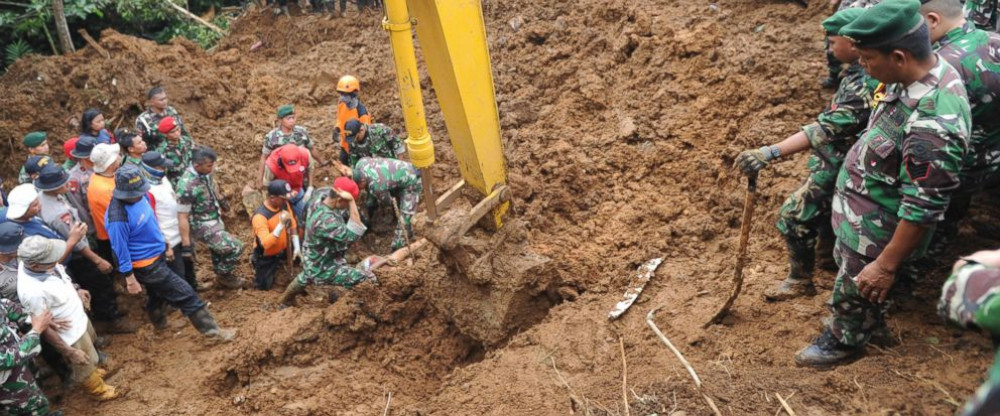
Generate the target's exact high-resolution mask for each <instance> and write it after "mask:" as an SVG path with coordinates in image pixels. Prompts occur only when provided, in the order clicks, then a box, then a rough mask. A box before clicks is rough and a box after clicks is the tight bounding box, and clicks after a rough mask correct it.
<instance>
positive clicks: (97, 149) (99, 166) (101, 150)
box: [90, 143, 121, 173]
mask: <svg viewBox="0 0 1000 416" xmlns="http://www.w3.org/2000/svg"><path fill="white" fill-rule="evenodd" d="M120 153H121V146H118V145H117V144H107V143H101V144H99V145H97V146H94V150H92V151H91V152H90V161H91V162H94V172H97V173H104V171H106V170H108V168H109V167H111V164H112V163H114V162H115V161H116V160H118V155H119V154H120Z"/></svg>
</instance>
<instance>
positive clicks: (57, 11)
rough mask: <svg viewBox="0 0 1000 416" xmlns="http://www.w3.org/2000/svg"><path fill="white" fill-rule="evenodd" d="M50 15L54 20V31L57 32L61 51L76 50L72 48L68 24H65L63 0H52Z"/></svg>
mask: <svg viewBox="0 0 1000 416" xmlns="http://www.w3.org/2000/svg"><path fill="white" fill-rule="evenodd" d="M52 17H53V18H54V19H55V21H56V32H57V33H58V34H59V46H60V48H61V49H62V52H63V53H70V52H76V49H75V48H73V39H72V38H70V37H69V25H68V24H66V12H65V11H64V10H63V0H52Z"/></svg>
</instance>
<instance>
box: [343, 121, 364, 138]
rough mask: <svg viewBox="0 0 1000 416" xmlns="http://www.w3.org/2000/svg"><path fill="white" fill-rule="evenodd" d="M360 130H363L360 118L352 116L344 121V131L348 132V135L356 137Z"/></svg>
mask: <svg viewBox="0 0 1000 416" xmlns="http://www.w3.org/2000/svg"><path fill="white" fill-rule="evenodd" d="M359 131H361V122H360V121H358V119H356V118H352V119H350V120H347V122H346V123H344V132H345V133H346V134H347V137H354V135H355V134H358V132H359Z"/></svg>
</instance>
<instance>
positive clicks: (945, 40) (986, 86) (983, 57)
mask: <svg viewBox="0 0 1000 416" xmlns="http://www.w3.org/2000/svg"><path fill="white" fill-rule="evenodd" d="M934 49H935V50H936V51H937V52H938V55H940V56H941V57H942V58H944V60H945V61H947V62H948V63H949V64H951V66H952V67H954V68H955V69H956V70H957V71H958V73H959V75H960V76H961V77H962V80H963V81H964V83H965V89H966V92H967V93H968V95H969V107H970V108H971V111H972V130H971V131H970V133H969V152H968V154H967V155H966V158H965V166H964V167H963V168H962V174H961V180H962V183H961V187H960V188H959V193H958V194H957V195H955V197H954V198H953V199H952V202H951V205H950V206H949V207H948V212H947V213H946V214H945V220H944V221H942V222H941V224H939V225H938V229H937V233H935V236H934V239H933V241H932V242H931V246H930V248H929V251H928V254H929V257H931V258H934V259H936V258H938V257H940V255H941V254H943V252H944V249H945V247H947V246H948V245H949V242H950V240H951V239H952V238H954V236H955V235H956V234H958V222H959V220H961V219H962V218H963V217H965V215H966V213H967V212H968V208H969V202H970V200H971V198H972V195H973V194H974V193H976V192H978V191H979V190H980V189H982V188H983V187H984V186H987V187H988V186H990V185H996V182H997V179H998V178H997V172H998V171H1000V117H997V114H998V113H997V112H998V111H1000V106H998V105H997V104H996V100H997V99H998V98H1000V35H998V34H996V33H990V32H986V31H983V30H979V29H976V28H975V27H974V26H973V25H972V23H969V22H966V24H965V25H964V26H962V27H960V28H955V29H952V30H951V31H949V32H948V33H946V34H945V35H944V37H942V38H941V39H940V40H939V41H938V42H937V43H936V44H934Z"/></svg>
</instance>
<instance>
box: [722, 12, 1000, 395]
mask: <svg viewBox="0 0 1000 416" xmlns="http://www.w3.org/2000/svg"><path fill="white" fill-rule="evenodd" d="M989 9H992V10H989ZM984 17H985V18H984ZM991 19H992V20H991ZM977 24H981V25H983V26H984V28H983V29H980V28H977V27H976V25H977ZM822 26H823V29H824V30H825V32H826V35H827V43H828V45H829V53H830V54H831V55H832V56H833V57H834V58H835V60H833V62H842V63H844V65H845V66H846V68H842V70H841V71H840V72H839V73H838V74H836V75H837V78H838V79H839V83H837V84H835V85H837V91H836V93H835V94H834V96H833V98H832V100H831V102H830V104H829V105H828V106H827V107H826V109H824V110H823V112H821V113H820V114H819V116H818V117H817V118H816V121H815V122H813V123H811V124H808V125H806V126H804V127H803V128H802V129H801V131H799V132H797V133H795V134H793V135H792V136H790V137H788V138H786V139H784V140H782V141H780V142H778V143H776V144H774V145H767V146H764V147H761V148H760V149H756V150H746V151H743V152H742V153H740V154H739V156H737V158H736V162H735V166H736V167H737V168H738V169H741V170H742V171H743V172H744V173H745V174H747V175H750V176H756V175H757V174H758V172H759V171H760V170H761V169H762V168H764V167H765V166H767V165H768V164H769V163H773V162H774V161H775V160H777V159H779V158H785V157H788V156H790V155H792V154H795V153H799V152H803V151H807V150H808V151H809V152H810V155H809V160H808V169H809V173H808V176H807V177H806V180H805V182H804V183H803V184H802V186H801V187H799V188H798V189H796V190H795V191H794V192H792V194H791V195H789V196H788V198H787V200H786V201H785V203H784V204H783V205H782V206H781V209H780V211H779V213H778V222H777V228H778V230H779V231H780V233H781V234H782V235H783V236H784V237H785V241H786V245H787V248H788V257H789V273H788V276H787V277H786V278H785V279H784V281H782V282H781V283H780V285H778V286H777V287H773V288H770V289H768V290H766V291H765V293H764V295H765V297H766V298H767V299H768V300H771V301H782V300H788V299H793V298H796V297H800V296H811V295H815V294H816V288H815V285H814V284H813V270H814V268H815V267H816V266H817V265H818V266H820V267H825V268H829V269H831V270H837V275H836V280H835V282H834V285H833V290H832V294H831V299H830V301H829V303H828V305H829V310H830V312H831V315H832V316H831V317H830V318H829V319H828V320H826V321H825V329H824V330H823V332H822V333H821V334H820V336H819V337H817V338H816V339H815V340H814V341H813V342H812V344H810V345H808V346H807V347H805V348H803V349H802V350H800V351H799V352H798V353H797V354H796V356H795V362H796V363H797V364H798V365H802V366H810V367H818V368H829V367H832V366H837V365H841V364H845V363H848V362H851V361H853V360H855V359H858V358H859V357H861V356H862V355H863V353H864V350H865V346H866V345H867V344H868V343H869V341H870V340H871V339H872V338H873V337H877V336H879V335H880V334H882V333H885V332H886V323H885V319H884V316H885V315H884V314H885V313H886V311H887V310H888V308H889V306H890V304H891V300H892V299H893V298H899V297H900V296H906V295H908V294H909V292H910V291H911V290H912V289H913V285H914V283H915V282H916V281H917V279H926V278H927V277H928V276H926V275H927V274H929V273H930V270H933V268H934V266H935V265H937V264H939V263H938V262H940V261H941V260H943V259H944V258H945V253H944V249H945V247H947V246H948V245H949V243H950V242H951V241H952V240H953V239H954V237H955V236H956V235H957V233H958V221H959V220H961V219H962V218H963V217H964V216H965V215H966V213H967V212H968V210H969V204H970V200H971V198H972V197H973V196H974V195H977V194H982V193H985V192H996V191H997V189H998V188H997V186H998V184H1000V173H998V172H1000V104H998V103H997V102H996V100H997V99H1000V35H997V34H996V30H997V26H996V1H995V0H993V1H992V4H986V2H979V3H975V4H972V3H970V4H968V5H964V6H963V1H962V0H881V1H880V2H879V1H871V0H858V1H856V2H851V1H850V0H844V1H843V3H841V4H840V7H839V10H838V11H837V12H836V13H835V14H834V15H833V16H831V17H830V18H828V19H826V20H824V21H823V23H822ZM984 29H985V30H984ZM824 84H825V85H829V84H832V83H831V82H829V81H827V82H825V83H824ZM998 293H1000V251H984V252H978V253H975V254H973V255H971V256H966V257H962V258H961V259H960V260H959V261H958V262H957V263H956V264H955V265H954V267H953V269H952V274H951V276H950V277H949V278H948V279H947V282H946V283H945V285H944V290H943V293H942V296H941V300H940V302H939V305H938V311H939V313H940V314H941V315H942V317H944V318H946V319H948V320H949V321H951V322H953V323H956V324H958V325H960V326H962V327H964V328H970V329H971V328H978V329H980V330H983V331H986V332H988V333H989V334H990V335H991V336H992V338H993V340H994V342H995V343H998V342H1000V318H998V315H997V314H1000V296H997V294H998ZM962 412H963V414H967V415H987V414H991V415H992V414H1000V355H998V356H997V357H996V359H995V363H994V366H993V369H992V370H991V371H990V375H989V377H988V379H987V381H986V383H984V384H983V386H982V387H981V388H980V389H979V390H978V391H977V393H976V395H975V396H974V397H973V398H972V399H971V400H970V401H969V403H967V404H966V406H965V407H964V409H963V410H962Z"/></svg>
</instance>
